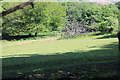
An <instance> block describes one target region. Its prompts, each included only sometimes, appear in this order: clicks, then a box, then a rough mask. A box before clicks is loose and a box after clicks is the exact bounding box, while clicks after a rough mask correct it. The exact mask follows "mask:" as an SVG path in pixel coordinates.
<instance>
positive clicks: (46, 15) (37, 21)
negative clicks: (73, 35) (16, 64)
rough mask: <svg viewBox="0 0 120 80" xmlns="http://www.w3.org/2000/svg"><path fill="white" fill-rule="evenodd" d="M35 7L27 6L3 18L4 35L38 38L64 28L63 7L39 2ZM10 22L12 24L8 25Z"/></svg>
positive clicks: (64, 13)
mask: <svg viewBox="0 0 120 80" xmlns="http://www.w3.org/2000/svg"><path fill="white" fill-rule="evenodd" d="M7 4H13V3H7ZM34 5H35V7H34V8H31V7H30V6H27V7H25V8H24V9H22V10H18V11H16V12H15V13H11V14H9V15H7V16H5V17H3V20H4V22H5V23H6V24H5V25H3V27H2V28H3V34H4V33H6V34H8V35H10V36H16V35H21V36H22V35H35V36H37V35H38V33H41V32H45V31H46V32H47V31H56V30H59V29H62V28H63V26H64V17H65V16H66V12H65V9H64V7H63V6H61V5H59V4H58V3H54V2H37V3H34ZM14 14H15V15H14ZM9 16H10V17H9ZM11 16H12V17H11ZM16 16H17V18H16ZM14 18H15V19H14ZM11 19H12V20H11ZM8 21H10V22H9V23H8Z"/></svg>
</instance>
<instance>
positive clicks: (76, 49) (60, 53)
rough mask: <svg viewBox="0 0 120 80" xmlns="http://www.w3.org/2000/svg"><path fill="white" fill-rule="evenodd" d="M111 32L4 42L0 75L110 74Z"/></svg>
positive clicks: (114, 66)
mask: <svg viewBox="0 0 120 80" xmlns="http://www.w3.org/2000/svg"><path fill="white" fill-rule="evenodd" d="M117 41H118V40H117V38H116V37H115V36H112V35H97V36H90V37H88V36H87V37H79V38H76V39H61V40H46V41H36V42H31V43H26V44H15V43H13V44H12V45H10V44H4V45H3V47H2V50H3V58H2V59H3V77H8V76H16V75H23V74H27V75H30V74H34V76H35V77H37V78H49V79H55V78H62V77H65V76H67V77H69V78H77V79H87V78H94V77H96V76H97V77H114V76H117V71H118V48H117V47H118V43H117Z"/></svg>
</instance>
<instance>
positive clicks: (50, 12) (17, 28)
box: [2, 2, 118, 37]
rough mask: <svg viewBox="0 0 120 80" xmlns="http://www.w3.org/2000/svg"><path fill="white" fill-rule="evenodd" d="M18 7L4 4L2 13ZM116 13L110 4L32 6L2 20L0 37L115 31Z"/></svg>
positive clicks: (116, 10)
mask: <svg viewBox="0 0 120 80" xmlns="http://www.w3.org/2000/svg"><path fill="white" fill-rule="evenodd" d="M18 4H21V3H19V2H3V3H2V11H5V10H7V9H9V8H12V7H14V6H16V5H18ZM117 13H118V8H117V7H116V5H112V4H109V5H98V4H94V3H87V2H85V3H84V2H82V3H78V2H77V3H76V2H59V3H57V2H34V8H32V7H31V6H26V7H25V8H23V9H21V10H18V11H16V12H14V13H11V14H9V15H7V16H5V17H3V21H2V24H3V25H2V35H3V37H10V36H23V35H30V36H39V35H40V34H41V33H42V32H51V31H64V32H67V33H68V34H67V35H72V36H78V35H80V34H81V33H85V32H87V31H88V32H92V31H101V32H104V33H106V32H107V33H108V32H113V31H116V30H117V29H118V20H117ZM69 37H70V36H69Z"/></svg>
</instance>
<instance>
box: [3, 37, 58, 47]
mask: <svg viewBox="0 0 120 80" xmlns="http://www.w3.org/2000/svg"><path fill="white" fill-rule="evenodd" d="M58 38H59V37H51V38H46V39H38V40H28V41H21V42H13V43H9V44H3V45H19V44H26V43H33V42H39V41H54V40H57V39H58Z"/></svg>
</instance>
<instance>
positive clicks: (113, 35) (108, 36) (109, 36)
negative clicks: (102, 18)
mask: <svg viewBox="0 0 120 80" xmlns="http://www.w3.org/2000/svg"><path fill="white" fill-rule="evenodd" d="M106 38H117V34H110V35H104V36H103V37H100V38H97V39H106Z"/></svg>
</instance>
